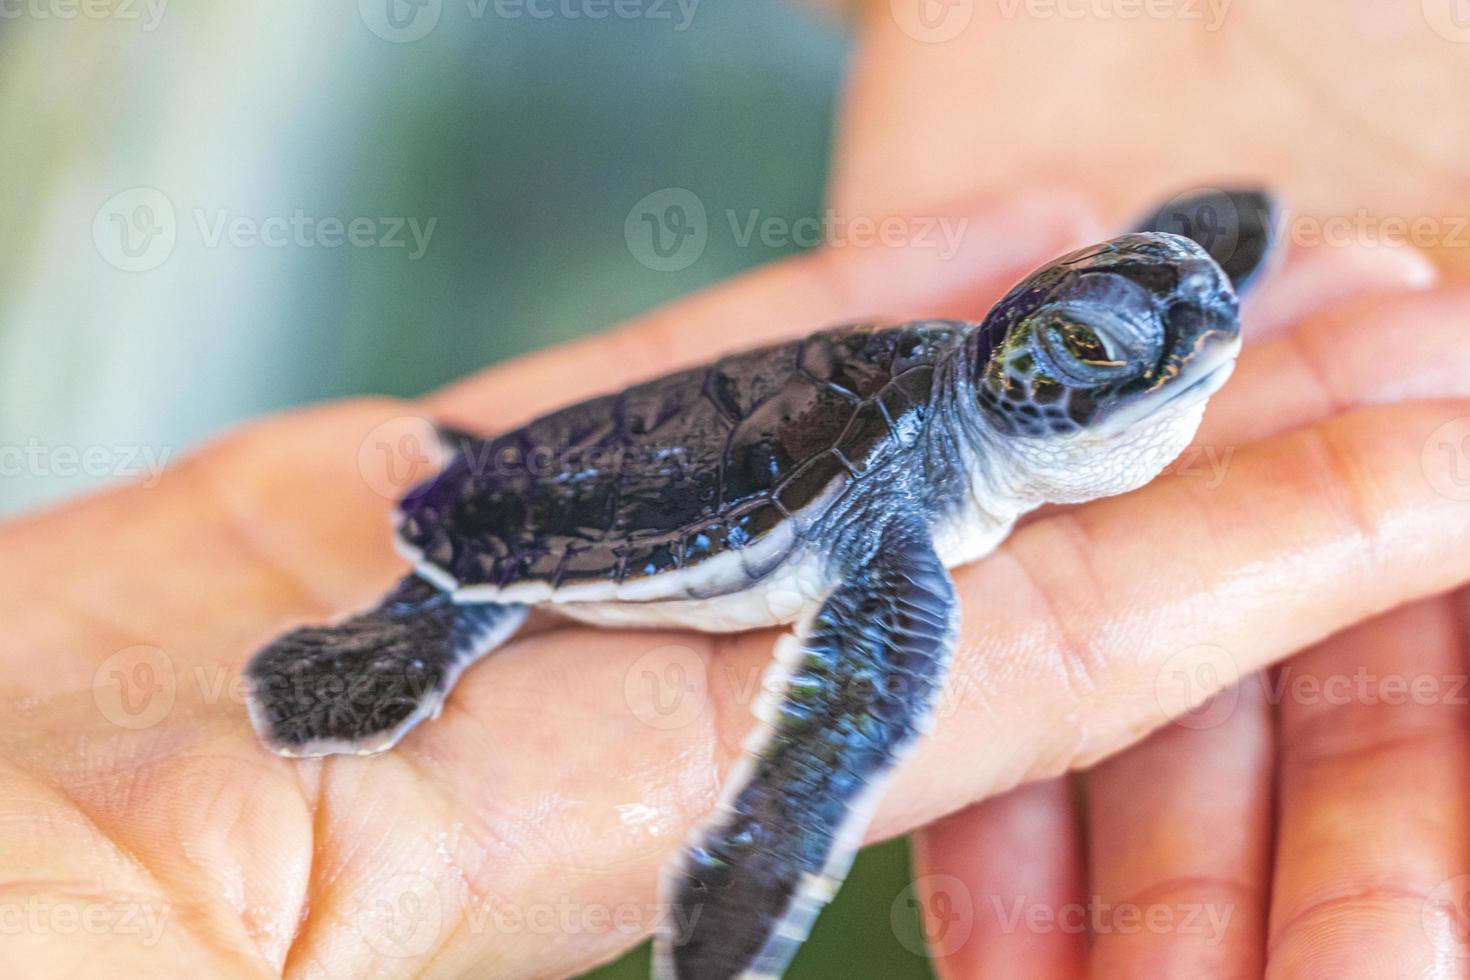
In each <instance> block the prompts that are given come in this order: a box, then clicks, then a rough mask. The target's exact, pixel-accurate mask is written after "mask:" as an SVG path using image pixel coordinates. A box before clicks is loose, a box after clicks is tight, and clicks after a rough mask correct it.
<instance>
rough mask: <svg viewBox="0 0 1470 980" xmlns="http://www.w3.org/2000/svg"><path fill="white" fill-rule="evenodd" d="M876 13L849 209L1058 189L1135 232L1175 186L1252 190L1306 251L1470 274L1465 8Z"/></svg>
mask: <svg viewBox="0 0 1470 980" xmlns="http://www.w3.org/2000/svg"><path fill="white" fill-rule="evenodd" d="M861 8H862V10H861V16H860V24H861V30H860V32H859V35H858V45H857V51H856V54H855V58H854V65H853V70H852V71H851V72H850V84H849V90H848V93H847V97H846V99H845V100H844V108H843V118H844V122H843V126H842V133H841V136H842V138H841V139H840V140H839V147H838V152H837V154H836V161H835V163H836V174H835V177H834V181H833V188H832V199H831V202H830V203H831V204H832V205H833V207H834V208H835V209H836V210H837V211H838V212H839V213H843V214H864V215H882V214H910V213H916V212H917V213H923V212H925V211H926V210H928V209H932V208H933V207H934V206H935V205H936V203H938V204H942V203H944V202H949V201H953V200H955V199H957V196H958V195H960V194H962V193H966V192H978V193H999V192H1001V191H1003V190H1004V189H1006V188H1008V187H1016V186H1025V185H1026V184H1027V183H1028V182H1032V181H1036V180H1049V181H1055V182H1057V183H1059V184H1061V185H1064V186H1070V187H1087V188H1088V192H1089V195H1090V196H1091V198H1092V199H1093V200H1094V201H1096V202H1097V203H1099V205H1100V206H1101V207H1102V209H1103V213H1104V215H1105V216H1106V217H1107V218H1108V220H1109V221H1111V222H1113V223H1117V222H1121V221H1124V220H1126V219H1128V218H1129V217H1131V216H1133V214H1134V213H1135V212H1137V211H1138V210H1139V209H1141V208H1143V207H1144V206H1145V205H1148V204H1151V203H1153V198H1154V197H1155V196H1156V195H1158V194H1159V193H1160V191H1161V189H1165V188H1170V187H1178V188H1181V189H1182V188H1185V187H1191V186H1194V185H1197V184H1200V183H1203V182H1209V181H1212V180H1234V181H1241V180H1244V181H1245V182H1247V183H1264V184H1268V185H1269V186H1271V187H1272V188H1274V189H1276V190H1278V191H1280V192H1281V193H1282V195H1283V196H1284V198H1285V199H1286V200H1287V202H1288V203H1289V205H1290V207H1291V209H1292V211H1291V214H1290V215H1289V216H1288V218H1287V219H1286V221H1285V226H1286V231H1285V232H1284V233H1289V234H1290V235H1291V236H1292V237H1293V238H1297V239H1298V240H1302V241H1311V240H1314V239H1322V238H1326V239H1327V240H1330V241H1333V242H1334V243H1341V242H1351V243H1357V244H1363V243H1374V244H1403V243H1404V242H1406V241H1412V242H1413V244H1415V245H1418V246H1420V247H1423V248H1431V249H1434V254H1435V258H1436V260H1437V261H1439V262H1441V263H1442V264H1444V265H1446V266H1451V265H1452V266H1453V267H1454V268H1455V269H1456V270H1458V271H1459V272H1460V273H1464V272H1466V271H1470V247H1467V246H1470V230H1467V227H1466V222H1465V219H1466V214H1465V207H1464V201H1465V169H1464V160H1465V159H1466V157H1467V154H1470V130H1467V129H1466V128H1465V127H1463V126H1454V125H1447V124H1446V120H1451V119H1457V118H1459V117H1460V116H1459V109H1458V108H1457V106H1456V103H1457V101H1458V100H1459V97H1460V94H1461V93H1463V92H1465V91H1466V90H1467V88H1470V44H1467V42H1470V30H1467V29H1466V28H1465V27H1463V26H1461V24H1460V23H1459V21H1457V20H1456V19H1455V18H1454V16H1453V14H1454V10H1455V3H1454V0H1422V2H1415V3H1407V4H1382V3H1349V4H1342V3H1337V2H1333V0H1303V2H1294V3H1286V4H1283V3H1278V2H1274V0H1148V2H1147V3H1144V2H1140V0H867V2H864V3H862V4H861ZM1385 219H1389V220H1392V221H1394V222H1395V223H1394V224H1388V223H1386V222H1385ZM1329 222H1330V223H1329ZM1416 223H1417V229H1418V230H1414V229H1415V227H1416Z"/></svg>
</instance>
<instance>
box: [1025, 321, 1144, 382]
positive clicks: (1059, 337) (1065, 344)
mask: <svg viewBox="0 0 1470 980" xmlns="http://www.w3.org/2000/svg"><path fill="white" fill-rule="evenodd" d="M1034 336H1035V338H1036V346H1037V348H1039V349H1038V350H1037V355H1038V358H1039V359H1040V360H1042V361H1044V362H1046V363H1047V364H1048V365H1049V366H1050V367H1051V368H1052V369H1053V370H1054V371H1055V373H1056V375H1057V378H1058V380H1060V381H1062V382H1064V383H1070V384H1074V385H1097V384H1103V383H1105V382H1108V381H1115V380H1117V379H1119V378H1122V377H1126V376H1127V375H1129V374H1132V373H1134V372H1135V371H1137V370H1138V369H1139V368H1140V367H1142V366H1143V365H1141V364H1140V363H1138V362H1139V360H1140V359H1139V358H1137V357H1135V356H1132V354H1133V352H1131V351H1129V350H1128V348H1127V347H1125V346H1124V344H1123V342H1122V340H1121V338H1119V337H1117V336H1115V335H1114V333H1113V332H1112V331H1109V330H1108V329H1107V328H1106V327H1103V326H1101V325H1094V324H1089V323H1083V322H1081V321H1080V320H1077V319H1075V318H1073V317H1069V316H1065V315H1061V314H1060V311H1054V312H1053V313H1052V315H1049V316H1046V317H1044V318H1043V322H1041V323H1039V324H1037V329H1036V332H1035V334H1034Z"/></svg>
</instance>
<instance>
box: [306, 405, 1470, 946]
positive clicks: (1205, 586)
mask: <svg viewBox="0 0 1470 980" xmlns="http://www.w3.org/2000/svg"><path fill="white" fill-rule="evenodd" d="M1455 418H1470V399H1466V400H1461V401H1455V402H1443V403H1436V404H1427V405H1408V406H1390V407H1380V408H1373V409H1367V410H1364V411H1361V412H1356V413H1352V414H1350V415H1348V416H1344V417H1341V418H1337V419H1333V420H1331V421H1328V422H1324V423H1320V424H1317V425H1314V426H1312V427H1309V428H1307V429H1304V430H1301V431H1298V432H1295V433H1292V434H1290V435H1285V436H1280V437H1277V438H1274V439H1271V440H1268V441H1267V442H1264V443H1261V444H1258V445H1255V446H1252V447H1250V448H1249V449H1246V450H1242V451H1241V453H1240V454H1238V456H1237V458H1236V459H1235V461H1234V463H1233V465H1232V467H1231V468H1230V470H1229V473H1228V476H1227V478H1226V479H1225V481H1224V482H1223V483H1222V484H1221V485H1219V486H1218V487H1215V488H1213V489H1207V488H1204V487H1203V486H1201V485H1199V484H1198V483H1197V482H1196V481H1190V480H1184V479H1165V480H1162V481H1157V482H1155V483H1154V484H1152V485H1150V486H1149V487H1147V488H1145V489H1143V490H1141V491H1139V492H1137V493H1133V494H1129V495H1126V496H1123V497H1118V498H1115V499H1112V500H1108V501H1101V502H1099V503H1097V504H1094V505H1091V506H1089V507H1087V508H1083V509H1081V510H1079V511H1077V512H1075V513H1073V514H1071V515H1067V516H1064V517H1057V518H1052V519H1049V520H1045V521H1041V522H1038V523H1036V524H1034V525H1031V526H1030V527H1028V528H1024V529H1022V530H1020V531H1018V532H1017V533H1016V534H1015V535H1013V536H1012V538H1011V539H1010V541H1009V542H1008V543H1007V544H1006V545H1004V546H1003V547H1002V548H1001V549H1000V550H999V551H998V552H997V553H995V554H993V555H992V556H990V557H989V558H987V559H986V560H985V561H983V562H980V563H978V564H975V565H971V566H968V567H966V568H962V569H959V570H957V572H956V574H955V582H956V589H957V592H958V593H959V595H960V597H961V600H962V602H963V605H964V612H963V616H962V628H961V636H960V641H959V643H958V647H957V650H956V653H955V664H954V668H953V673H952V679H951V683H950V685H949V690H948V691H947V694H946V698H945V701H944V703H943V704H942V706H941V708H940V711H939V716H938V720H937V725H936V729H935V731H934V733H933V734H932V735H931V736H930V737H929V738H928V739H926V740H925V741H924V742H922V743H921V744H920V745H919V747H918V749H917V751H916V752H915V754H914V756H912V757H911V759H910V760H909V762H908V763H906V765H905V766H904V767H903V768H902V769H901V770H900V771H898V772H897V773H896V774H895V776H894V780H893V783H892V786H891V789H890V791H889V792H888V793H887V795H886V797H885V798H884V802H883V803H882V805H881V806H880V808H879V813H878V815H877V820H876V822H875V824H874V826H873V833H872V835H871V839H881V838H883V837H887V836H890V835H893V834H897V833H903V832H905V831H908V830H910V829H912V828H913V827H916V826H922V825H923V824H926V823H929V822H931V821H933V820H935V819H937V818H938V817H940V816H943V815H945V814H948V813H953V812H955V811H958V810H960V809H963V808H964V807H966V806H968V805H970V804H971V803H974V802H976V801H977V800H979V799H981V798H983V797H984V796H986V795H987V794H989V793H991V792H993V791H994V790H996V789H997V788H999V787H1010V786H1015V785H1018V784H1019V783H1021V782H1023V781H1025V780H1028V779H1041V778H1046V777H1049V776H1054V775H1058V774H1060V773H1062V772H1065V771H1066V770H1068V769H1073V768H1081V767H1085V766H1087V765H1091V764H1093V763H1094V762H1096V761H1097V760H1098V759H1100V758H1102V757H1104V756H1106V755H1109V754H1111V753H1113V752H1116V751H1118V750H1119V749H1121V748H1123V747H1125V746H1127V745H1129V744H1131V743H1132V742H1135V741H1137V740H1138V739H1140V738H1141V737H1143V736H1144V735H1145V734H1147V733H1148V732H1149V731H1151V730H1153V729H1154V728H1157V727H1158V726H1159V725H1161V724H1163V723H1164V722H1165V721H1166V720H1168V718H1169V717H1171V716H1172V715H1176V714H1179V713H1182V711H1183V710H1185V708H1186V707H1187V706H1188V705H1189V704H1190V703H1192V702H1193V700H1195V699H1200V698H1203V697H1204V696H1206V695H1208V694H1210V693H1214V692H1216V691H1218V690H1220V689H1223V688H1224V686H1225V685H1227V684H1228V683H1230V680H1231V675H1232V674H1238V675H1241V676H1243V675H1245V674H1248V673H1250V672H1252V671H1254V670H1257V669H1259V668H1260V667H1261V666H1263V665H1265V664H1267V663H1269V662H1271V661H1274V660H1277V659H1280V658H1282V657H1284V656H1286V655H1288V654H1289V653H1291V652H1292V651H1295V650H1298V649H1301V648H1302V647H1304V646H1306V645H1308V644H1310V643H1313V642H1316V641H1318V640H1320V639H1321V638H1323V637H1324V636H1326V635H1328V634H1330V633H1332V632H1334V631H1337V630H1340V629H1342V628H1344V627H1346V626H1348V625H1350V624H1352V623H1355V622H1357V621H1359V620H1360V619H1362V618H1363V617H1364V616H1365V615H1372V614H1373V613H1375V612H1377V611H1380V610H1383V609H1385V608H1388V607H1391V606H1394V605H1397V604H1399V603H1402V602H1405V601H1410V600H1413V599H1417V598H1422V597H1424V596H1427V595H1432V594H1437V593H1441V592H1444V591H1447V590H1448V589H1451V588H1455V587H1457V586H1459V585H1461V584H1463V583H1465V582H1466V581H1470V551H1467V549H1465V548H1464V547H1463V541H1464V540H1465V539H1466V538H1467V537H1470V502H1466V501H1460V500H1455V499H1452V497H1451V496H1448V495H1446V494H1444V493H1441V492H1440V490H1437V489H1435V488H1436V486H1439V487H1441V488H1444V487H1445V486H1446V484H1445V483H1444V480H1445V479H1447V478H1449V477H1450V476H1451V475H1452V474H1451V473H1450V472H1449V470H1448V464H1445V466H1446V469H1445V471H1443V472H1441V471H1434V470H1431V471H1428V472H1429V473H1430V476H1429V477H1426V469H1425V465H1426V464H1425V459H1426V457H1425V454H1424V452H1423V450H1424V447H1425V446H1426V445H1428V444H1430V436H1431V434H1432V433H1434V432H1435V430H1436V429H1438V428H1439V427H1440V426H1442V425H1443V424H1444V423H1445V422H1447V421H1449V420H1452V419H1455ZM1431 458H1432V459H1433V457H1431ZM1461 465H1462V466H1465V467H1470V459H1466V460H1463V461H1461ZM772 643H773V636H772V634H771V633H770V632H769V631H766V632H763V633H757V634H742V635H738V636H732V637H720V638H716V637H710V636H707V635H703V634H688V633H679V634H672V635H671V634H669V633H667V632H664V633H660V632H649V631H624V632H598V631H592V630H583V629H580V628H574V629H567V630H562V631H558V632H550V633H545V634H541V635H539V636H535V637H530V638H528V639H526V640H525V641H524V642H523V643H520V644H518V645H516V646H515V647H514V648H512V649H508V650H507V651H505V652H504V653H503V654H502V655H501V656H498V657H495V658H492V659H490V660H488V661H486V662H485V663H483V664H481V665H479V666H478V667H477V669H476V670H474V671H471V672H468V673H467V674H466V676H465V678H464V679H463V680H462V681H461V684H460V687H459V688H458V689H457V697H456V705H455V707H456V710H454V711H451V712H448V713H446V715H445V716H444V717H442V718H441V719H440V720H439V722H438V723H437V724H435V725H433V726H431V727H429V728H427V729H425V730H423V732H422V734H421V735H420V736H419V737H418V738H416V739H414V740H411V744H409V743H405V745H403V746H400V748H399V750H398V752H397V753H395V757H397V758H400V759H407V760H409V762H410V764H413V765H415V766H418V767H420V768H423V769H424V771H433V772H434V773H435V786H436V787H437V789H438V791H439V792H441V793H442V794H443V795H444V796H445V797H446V798H452V799H455V800H457V801H459V802H460V803H461V804H462V806H463V807H464V808H465V809H466V812H473V813H478V814H483V815H484V823H483V825H481V826H480V827H478V828H477V835H478V836H479V837H480V838H482V839H489V840H492V841H513V842H515V843H514V846H512V847H511V848H510V849H508V850H507V849H506V848H505V847H504V846H502V845H496V848H495V849H493V851H492V853H491V856H490V857H486V856H485V855H484V853H483V852H482V851H476V852H474V853H473V854H472V857H473V859H474V860H473V864H472V868H471V870H469V871H465V872H463V873H465V874H467V875H468V876H469V877H470V879H471V887H472V888H478V889H484V888H490V887H492V886H495V887H500V886H499V884H497V883H499V882H503V881H504V880H506V879H507V876H511V877H514V876H516V875H520V876H524V875H527V874H532V873H533V870H528V869H537V868H543V869H552V870H551V871H550V872H549V873H551V874H553V875H554V876H556V878H555V881H554V882H553V885H552V887H554V888H558V889H563V888H574V889H575V892H576V894H578V895H579V896H582V898H583V900H584V901H587V902H597V903H603V904H609V905H614V906H615V905H617V904H619V903H627V902H647V901H650V900H651V899H652V897H653V891H654V885H655V881H656V879H657V872H656V868H657V865H658V864H659V863H660V860H661V858H662V857H663V856H665V855H666V854H667V853H668V851H669V848H670V847H673V846H675V844H674V842H677V841H680V840H683V839H684V838H685V836H686V834H687V832H688V831H689V829H690V828H691V827H693V826H694V825H695V824H696V822H698V821H699V820H700V819H702V818H703V817H704V816H705V815H706V814H707V813H708V812H709V810H710V808H711V807H712V806H713V805H714V804H715V801H716V799H717V795H718V787H719V785H720V782H721V779H722V777H723V776H724V775H725V774H727V773H728V772H729V771H730V770H731V769H732V767H733V766H734V764H735V763H736V761H737V760H738V759H739V758H740V756H741V751H742V750H741V746H742V742H743V741H744V739H745V737H746V736H747V734H748V733H749V731H750V729H751V727H752V726H753V725H754V724H755V718H754V713H753V712H754V708H755V706H756V704H757V703H758V702H759V694H760V692H761V690H762V684H761V678H762V676H763V674H764V671H765V668H766V665H767V663H768V662H769V659H770V653H771V647H772ZM589 650H592V651H595V653H596V654H597V655H596V656H592V657H589V656H588V655H587V654H588V651H589ZM716 651H718V655H716ZM1222 652H1223V654H1224V656H1223V657H1222V656H1221V654H1222ZM670 663H673V664H677V665H678V666H680V667H681V668H682V669H681V670H679V671H675V672H671V671H669V670H668V669H666V668H667V665H668V664H670ZM1208 666H1214V667H1216V668H1217V669H1216V673H1215V675H1214V677H1213V678H1210V675H1208V673H1206V672H1205V671H1203V670H1202V668H1204V667H1208ZM1176 671H1179V672H1183V673H1185V674H1186V675H1188V676H1190V677H1200V678H1203V679H1206V680H1208V681H1209V683H1206V684H1204V685H1197V686H1196V687H1195V689H1194V690H1193V691H1191V692H1189V693H1190V694H1191V699H1190V700H1188V701H1182V700H1180V698H1179V696H1178V694H1177V693H1176V692H1175V691H1174V690H1173V689H1171V688H1168V687H1167V686H1165V685H1162V684H1161V678H1164V679H1167V678H1170V677H1172V676H1173V675H1174V673H1175V672H1176ZM671 674H676V675H677V677H676V678H675V679H677V680H678V682H679V683H678V687H677V688H661V687H659V686H658V685H659V684H660V683H662V682H663V679H667V678H669V677H670V676H671ZM650 687H652V688H653V689H652V690H650ZM548 689H554V690H556V691H557V692H558V698H557V701H558V703H559V704H560V705H562V707H560V708H558V709H557V710H556V711H548V710H547V709H546V707H545V705H544V704H543V703H542V701H541V700H538V695H537V693H536V692H544V691H546V690H548ZM668 701H671V702H672V706H671V710H674V714H672V715H671V714H669V713H668V712H667V711H665V710H664V707H665V704H664V703H665V702H668ZM567 705H571V707H566V706H567ZM568 712H570V713H568ZM571 719H575V722H576V723H575V725H572V724H569V721H570V720H571ZM589 731H599V732H612V733H615V735H616V737H613V738H607V739H600V740H598V739H594V740H589V739H587V738H586V733H587V732H589ZM510 745H534V746H540V747H541V748H540V749H538V751H537V758H538V760H539V761H538V765H537V766H536V767H534V772H532V771H528V770H525V769H524V767H523V766H522V767H520V770H519V775H518V770H517V768H516V767H515V765H514V755H515V753H512V752H508V751H506V750H505V747H506V746H510ZM977 747H983V750H981V751H977ZM543 750H544V751H543ZM956 760H963V764H962V765H957V764H956ZM628 773H634V774H637V775H636V777H635V778H633V779H631V780H630V779H629V778H628V777H627V775H626V774H628ZM569 799H575V800H576V801H578V802H577V807H576V808H575V812H574V813H569V814H568V819H571V820H572V821H573V823H574V824H575V825H576V827H577V830H576V831H575V832H564V831H558V832H557V833H555V834H547V833H545V832H543V831H542V830H541V828H540V827H539V826H538V822H537V821H536V820H534V819H528V818H527V817H526V816H525V815H526V814H537V813H542V812H561V810H562V809H563V808H565V806H566V804H565V801H566V800H569ZM627 812H632V813H647V814H649V817H648V819H647V820H642V819H640V820H636V821H635V822H634V824H633V825H632V826H624V825H623V823H622V821H621V819H620V817H617V816H611V817H599V816H597V815H598V814H619V815H621V814H623V813H627ZM502 851H504V852H505V853H506V854H507V855H509V856H508V857H505V858H503V859H502V858H499V857H496V856H495V855H498V854H500V853H501V852H502ZM506 861H509V862H511V863H509V864H506V863H505V862H506ZM568 869H572V870H571V871H569V870H568ZM567 875H572V876H573V877H571V878H567V877H566V876H567ZM647 928H651V924H646V925H645V928H644V931H646V929H647ZM328 938H329V937H327V936H326V935H325V934H323V935H318V936H316V937H315V940H316V941H325V940H326V939H328ZM492 939H493V940H494V941H495V942H496V943H497V945H495V952H496V954H497V955H500V956H504V957H506V962H514V961H516V960H518V959H521V960H525V958H527V957H533V956H538V955H544V954H545V950H544V948H543V947H538V946H536V945H535V943H534V941H533V940H534V937H499V936H495V937H479V940H478V941H479V942H481V943H482V944H486V947H485V948H486V949H488V944H489V943H490V942H491V941H492ZM578 940H579V941H578V945H577V955H578V956H580V957H582V958H583V959H581V960H579V961H578V962H585V961H587V960H590V959H592V958H594V957H596V956H598V955H603V956H605V955H610V954H611V953H612V952H613V951H615V950H616V949H617V948H619V947H620V945H621V943H622V942H625V941H627V937H626V936H625V935H619V936H606V935H588V936H580V937H578ZM465 941H467V942H471V943H473V942H475V941H476V939H475V937H473V936H470V937H465ZM526 961H529V960H526Z"/></svg>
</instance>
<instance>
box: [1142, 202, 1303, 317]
mask: <svg viewBox="0 0 1470 980" xmlns="http://www.w3.org/2000/svg"><path fill="white" fill-rule="evenodd" d="M1280 210H1281V207H1280V202H1278V201H1277V199H1276V197H1275V195H1273V194H1272V193H1271V192H1269V191H1267V190H1264V189H1263V188H1259V187H1227V188H1203V189H1200V190H1196V191H1190V192H1188V193H1185V194H1180V195H1179V196H1178V197H1175V198H1173V199H1171V200H1170V201H1169V202H1168V203H1167V204H1165V205H1164V206H1163V207H1161V208H1159V209H1158V210H1157V211H1155V212H1153V213H1152V214H1150V215H1149V216H1148V217H1146V218H1144V219H1143V220H1142V221H1140V222H1139V223H1138V225H1137V227H1135V228H1134V230H1135V231H1166V232H1169V233H1170V234H1174V235H1183V236H1184V237H1185V238H1188V239H1191V240H1193V241H1194V242H1195V243H1196V244H1198V245H1199V246H1200V247H1201V248H1203V249H1204V250H1205V251H1206V252H1209V253H1210V258H1212V259H1214V260H1215V261H1216V262H1218V263H1219V264H1220V268H1222V269H1224V270H1225V274H1226V275H1228V276H1229V277H1230V282H1231V283H1232V284H1233V285H1234V286H1235V291H1236V292H1237V293H1245V292H1246V291H1247V290H1249V289H1250V288H1251V287H1252V286H1254V285H1255V284H1256V283H1257V281H1258V280H1259V279H1260V278H1261V277H1262V275H1263V274H1264V273H1265V272H1266V270H1268V269H1269V268H1270V266H1271V263H1272V262H1273V261H1274V260H1275V259H1276V258H1277V257H1278V255H1279V253H1280V249H1279V248H1278V247H1277V244H1276V242H1275V241H1274V240H1273V236H1274V235H1275V232H1276V219H1277V216H1278V215H1279V213H1280Z"/></svg>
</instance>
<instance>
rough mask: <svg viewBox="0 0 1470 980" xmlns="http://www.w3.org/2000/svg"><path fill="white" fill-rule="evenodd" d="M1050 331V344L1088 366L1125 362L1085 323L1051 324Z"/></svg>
mask: <svg viewBox="0 0 1470 980" xmlns="http://www.w3.org/2000/svg"><path fill="white" fill-rule="evenodd" d="M1051 333H1052V336H1051V337H1050V338H1048V339H1049V341H1050V343H1051V344H1053V345H1054V346H1056V345H1060V346H1061V347H1063V348H1065V350H1066V353H1067V354H1068V355H1069V356H1070V357H1071V358H1073V359H1075V360H1077V361H1080V362H1082V363H1083V364H1086V365H1088V366H1089V367H1099V368H1107V367H1123V366H1125V365H1126V364H1127V362H1126V361H1120V360H1119V359H1118V358H1117V357H1116V356H1115V355H1114V354H1113V352H1112V350H1111V348H1109V347H1108V342H1107V340H1106V339H1105V338H1103V337H1102V336H1100V335H1099V334H1098V332H1097V331H1096V330H1094V329H1092V328H1091V327H1089V326H1087V325H1086V324H1085V323H1064V324H1061V325H1060V326H1053V327H1052V328H1051Z"/></svg>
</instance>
